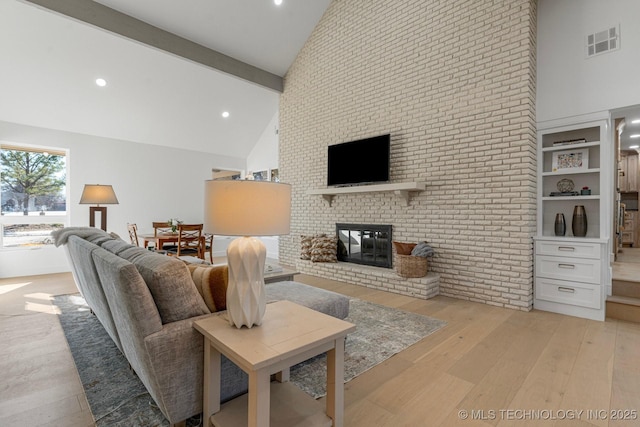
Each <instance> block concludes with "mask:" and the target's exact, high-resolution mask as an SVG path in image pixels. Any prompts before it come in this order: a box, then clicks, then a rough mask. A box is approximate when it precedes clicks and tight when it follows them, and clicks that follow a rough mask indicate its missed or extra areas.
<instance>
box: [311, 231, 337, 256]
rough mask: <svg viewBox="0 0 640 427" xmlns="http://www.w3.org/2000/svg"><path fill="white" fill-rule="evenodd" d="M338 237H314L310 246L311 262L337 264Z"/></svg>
mask: <svg viewBox="0 0 640 427" xmlns="http://www.w3.org/2000/svg"><path fill="white" fill-rule="evenodd" d="M337 254H338V237H337V236H331V237H329V236H322V237H315V238H314V239H313V244H312V245H311V261H313V262H338V256H337Z"/></svg>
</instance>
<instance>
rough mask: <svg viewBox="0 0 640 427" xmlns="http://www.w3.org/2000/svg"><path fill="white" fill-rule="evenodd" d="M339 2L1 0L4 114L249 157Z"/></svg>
mask: <svg viewBox="0 0 640 427" xmlns="http://www.w3.org/2000/svg"><path fill="white" fill-rule="evenodd" d="M329 3H330V0H283V3H282V4H281V5H280V6H276V5H275V4H274V2H273V0H251V1H239V0H233V1H231V0H181V1H179V2H177V1H175V0H136V1H130V0H98V1H95V2H94V1H91V0H3V1H2V2H0V52H2V55H0V62H1V64H2V66H0V94H1V95H0V97H1V99H2V101H1V102H0V120H2V121H8V122H14V123H20V124H26V125H31V126H38V127H44V128H50V129H56V130H65V131H71V132H77V133H82V134H89V135H96V136H102V137H108V138H116V139H122V140H128V141H134V142H140V143H147V144H157V145H164V146H173V147H180V148H184V149H190V150H197V151H203V152H208V153H214V154H220V155H225V156H233V157H241V158H246V156H247V155H248V154H249V152H250V151H251V149H252V148H253V146H254V145H255V143H256V142H257V141H258V139H259V138H260V135H261V134H262V133H263V131H265V128H266V126H267V125H268V123H269V122H270V120H271V119H272V118H273V117H274V115H275V114H276V113H277V110H278V99H279V90H281V87H282V77H283V76H284V75H285V74H286V72H287V70H288V68H289V66H290V65H291V64H292V62H293V61H294V60H295V57H296V55H297V54H298V52H299V51H300V49H301V48H302V46H303V45H304V43H305V41H306V40H307V38H308V37H309V35H310V34H311V32H312V31H313V28H314V27H315V25H316V24H317V23H318V21H319V20H320V18H321V17H322V15H323V13H324V12H325V10H326V8H327V7H328V5H329ZM97 78H103V79H105V80H106V82H107V84H106V86H104V87H99V86H97V85H96V83H95V80H96V79H97ZM224 111H228V112H229V117H227V118H224V117H222V113H223V112H224Z"/></svg>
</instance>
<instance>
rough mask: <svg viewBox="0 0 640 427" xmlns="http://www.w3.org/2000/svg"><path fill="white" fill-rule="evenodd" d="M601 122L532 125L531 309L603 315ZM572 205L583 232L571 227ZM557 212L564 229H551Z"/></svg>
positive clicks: (606, 229)
mask: <svg viewBox="0 0 640 427" xmlns="http://www.w3.org/2000/svg"><path fill="white" fill-rule="evenodd" d="M607 124H608V120H607V119H601V120H593V121H589V122H582V123H579V124H576V123H573V124H572V123H558V122H555V123H554V125H553V126H552V127H547V128H545V127H544V126H543V125H542V126H541V125H539V127H538V204H537V207H538V209H537V233H536V237H535V239H534V240H535V242H534V255H535V273H534V275H535V280H534V308H535V309H539V310H546V311H553V312H557V313H563V314H568V315H573V316H579V317H585V318H589V319H596V320H604V317H605V312H604V311H605V297H606V293H607V284H608V283H609V282H610V279H609V276H610V275H609V267H608V252H609V235H610V229H611V227H612V226H611V224H610V221H611V214H610V211H609V210H610V209H611V207H612V202H611V200H610V199H611V194H612V190H613V182H612V179H611V176H610V175H611V173H612V172H611V171H612V168H613V160H612V159H611V151H612V150H611V146H610V143H609V140H610V136H609V135H608V132H609V129H608V126H607ZM585 187H588V190H589V191H585V192H583V191H582V190H583V188H585ZM609 187H611V188H609ZM571 192H574V193H571ZM558 193H565V194H558ZM566 193H570V194H566ZM576 193H577V194H576ZM586 193H589V194H586ZM575 206H584V208H585V211H586V217H587V233H586V236H584V237H578V236H574V235H573V232H572V216H573V211H574V208H575ZM558 214H563V215H564V218H565V223H566V232H565V234H564V235H557V232H556V227H555V222H556V216H557V215H558Z"/></svg>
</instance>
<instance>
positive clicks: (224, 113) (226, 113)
mask: <svg viewBox="0 0 640 427" xmlns="http://www.w3.org/2000/svg"><path fill="white" fill-rule="evenodd" d="M222 117H224V118H225V119H226V118H227V117H229V112H228V111H223V112H222Z"/></svg>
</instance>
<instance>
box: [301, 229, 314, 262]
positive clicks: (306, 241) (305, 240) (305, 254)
mask: <svg viewBox="0 0 640 427" xmlns="http://www.w3.org/2000/svg"><path fill="white" fill-rule="evenodd" d="M312 244H313V236H305V235H304V234H302V235H301V236H300V259H311V246H312Z"/></svg>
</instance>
